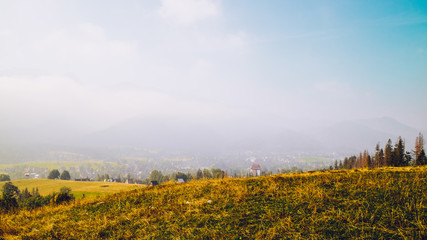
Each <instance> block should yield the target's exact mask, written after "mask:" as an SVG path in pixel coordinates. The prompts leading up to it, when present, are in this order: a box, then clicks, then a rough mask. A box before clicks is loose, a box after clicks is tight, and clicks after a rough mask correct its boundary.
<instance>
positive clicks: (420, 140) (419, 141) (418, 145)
mask: <svg viewBox="0 0 427 240" xmlns="http://www.w3.org/2000/svg"><path fill="white" fill-rule="evenodd" d="M423 149H424V137H423V134H421V133H419V134H418V137H417V138H416V140H415V151H414V153H415V159H417V158H418V156H419V155H420V154H421V150H423Z"/></svg>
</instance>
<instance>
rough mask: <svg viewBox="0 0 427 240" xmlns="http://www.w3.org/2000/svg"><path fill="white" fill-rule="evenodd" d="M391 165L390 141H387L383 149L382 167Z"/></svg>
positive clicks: (391, 148) (391, 149) (391, 150)
mask: <svg viewBox="0 0 427 240" xmlns="http://www.w3.org/2000/svg"><path fill="white" fill-rule="evenodd" d="M392 164H393V147H392V145H391V139H389V140H388V141H387V144H386V145H385V148H384V166H392Z"/></svg>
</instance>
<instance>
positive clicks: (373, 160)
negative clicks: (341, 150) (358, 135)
mask: <svg viewBox="0 0 427 240" xmlns="http://www.w3.org/2000/svg"><path fill="white" fill-rule="evenodd" d="M411 165H412V166H421V165H427V157H426V153H425V149H424V137H423V135H422V134H421V133H419V135H418V137H417V138H416V140H415V150H413V151H405V141H404V140H403V139H402V137H399V138H398V139H397V143H396V144H395V145H394V146H393V144H392V141H391V139H389V140H388V141H387V143H386V145H385V147H384V148H381V147H380V145H379V144H377V145H376V147H375V154H374V155H371V154H369V152H368V151H367V150H365V151H364V152H363V153H362V152H361V153H360V154H359V156H351V157H346V158H344V160H340V161H339V162H338V161H337V160H335V164H334V166H330V169H335V170H337V169H353V168H364V167H370V168H376V167H404V166H411Z"/></svg>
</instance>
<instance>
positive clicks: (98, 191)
mask: <svg viewBox="0 0 427 240" xmlns="http://www.w3.org/2000/svg"><path fill="white" fill-rule="evenodd" d="M4 183H5V182H0V189H1V188H2V187H3V185H4ZM12 183H13V185H15V186H17V187H18V188H19V190H21V191H22V190H24V189H25V188H28V190H29V191H30V192H31V190H32V189H33V188H38V189H39V193H40V195H42V196H46V195H48V194H50V193H53V192H59V190H60V189H61V187H69V188H71V191H72V194H73V195H74V196H75V197H76V198H77V199H79V198H82V197H83V194H84V196H85V197H100V196H106V195H108V194H112V193H119V192H122V191H128V190H132V189H136V188H139V187H141V185H139V186H138V185H134V184H124V183H111V182H77V181H72V180H71V181H70V180H52V179H25V180H15V181H12Z"/></svg>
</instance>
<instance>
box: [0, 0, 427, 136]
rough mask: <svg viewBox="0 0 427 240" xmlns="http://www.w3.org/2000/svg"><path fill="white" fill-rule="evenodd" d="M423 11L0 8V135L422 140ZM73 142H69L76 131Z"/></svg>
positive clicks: (59, 4) (16, 4) (166, 0)
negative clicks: (188, 130) (155, 130)
mask: <svg viewBox="0 0 427 240" xmlns="http://www.w3.org/2000/svg"><path fill="white" fill-rule="evenodd" d="M426 54H427V2H426V1H282V0H277V1H248V0H244V1H243V0H239V1H238V0H233V1H232V0H230V1H226V0H222V1H221V0H180V1H176V0H159V1H156V0H150V1H104V0H103V1H53V0H44V1H37V2H36V1H15V0H1V1H0V112H1V115H2V116H1V120H0V123H1V124H2V125H3V128H8V129H11V128H13V127H15V128H22V126H27V127H28V128H29V129H31V128H36V127H40V126H45V125H48V126H52V125H55V126H56V125H58V126H59V127H61V126H62V127H63V126H68V127H70V128H72V129H77V130H80V131H83V132H84V131H89V130H93V129H96V128H103V127H106V126H109V125H111V124H114V123H115V122H117V121H121V120H124V119H126V118H129V117H133V116H150V115H164V116H169V117H173V116H188V117H191V118H197V117H201V118H211V119H221V118H230V119H236V121H240V120H241V119H252V120H254V121H271V123H272V124H273V125H274V124H283V125H286V126H287V127H290V128H299V129H301V128H305V127H309V126H313V125H321V124H330V123H333V122H337V121H341V120H348V119H359V118H376V117H383V116H389V117H393V118H396V119H397V120H399V121H402V122H404V123H406V124H408V125H411V126H414V127H416V128H423V129H427V121H426V119H427V104H426V103H427V94H426V93H427V59H426ZM77 130H76V131H77Z"/></svg>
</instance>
